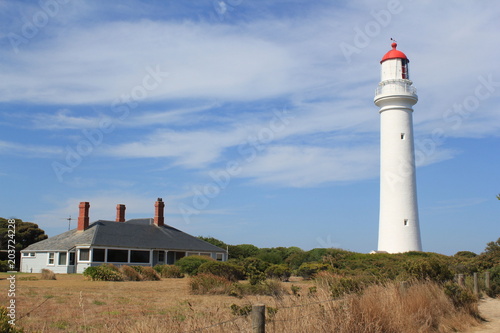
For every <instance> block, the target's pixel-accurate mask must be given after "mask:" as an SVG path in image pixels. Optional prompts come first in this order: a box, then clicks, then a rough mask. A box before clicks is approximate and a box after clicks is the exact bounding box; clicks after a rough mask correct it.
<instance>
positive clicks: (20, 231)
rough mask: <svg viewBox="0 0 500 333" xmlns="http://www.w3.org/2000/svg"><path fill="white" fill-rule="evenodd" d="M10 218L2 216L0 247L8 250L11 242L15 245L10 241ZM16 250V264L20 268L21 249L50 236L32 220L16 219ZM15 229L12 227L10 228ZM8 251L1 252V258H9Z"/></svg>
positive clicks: (0, 222)
mask: <svg viewBox="0 0 500 333" xmlns="http://www.w3.org/2000/svg"><path fill="white" fill-rule="evenodd" d="M8 221H9V220H7V219H4V218H2V217H0V249H1V250H8V249H9V244H10V245H13V244H12V242H10V243H9V240H11V238H10V237H9V231H8V230H9V222H8ZM15 221H16V222H15V226H16V229H15V234H14V239H13V240H14V241H15V250H16V265H17V268H19V261H20V260H19V258H20V252H21V250H23V249H25V248H26V247H28V246H29V245H31V244H33V243H36V242H39V241H41V240H44V239H46V238H47V237H48V236H47V235H46V234H45V231H43V230H42V229H40V228H39V227H38V224H36V223H32V222H23V220H20V219H15ZM10 229H11V230H13V229H12V228H10ZM7 258H8V253H7V252H0V260H7Z"/></svg>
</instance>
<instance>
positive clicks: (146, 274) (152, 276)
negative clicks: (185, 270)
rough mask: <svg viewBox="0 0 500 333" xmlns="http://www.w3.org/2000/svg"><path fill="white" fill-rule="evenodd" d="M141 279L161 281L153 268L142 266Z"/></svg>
mask: <svg viewBox="0 0 500 333" xmlns="http://www.w3.org/2000/svg"><path fill="white" fill-rule="evenodd" d="M141 277H142V280H143V281H159V280H160V276H159V275H158V273H156V271H155V270H154V269H153V267H151V266H142V270H141Z"/></svg>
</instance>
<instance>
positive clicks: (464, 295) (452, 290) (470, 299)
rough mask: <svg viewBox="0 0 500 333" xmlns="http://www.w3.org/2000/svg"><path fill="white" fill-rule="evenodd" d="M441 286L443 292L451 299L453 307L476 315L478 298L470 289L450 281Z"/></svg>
mask: <svg viewBox="0 0 500 333" xmlns="http://www.w3.org/2000/svg"><path fill="white" fill-rule="evenodd" d="M443 287H444V293H445V294H446V296H448V297H449V298H450V299H451V301H452V302H453V305H454V306H455V308H457V309H464V310H466V311H467V312H469V314H471V315H477V301H478V298H477V297H476V296H474V294H473V293H472V292H471V291H470V290H468V289H467V288H464V287H461V286H459V285H458V284H456V283H454V282H451V281H448V282H446V283H445V284H444V286H443Z"/></svg>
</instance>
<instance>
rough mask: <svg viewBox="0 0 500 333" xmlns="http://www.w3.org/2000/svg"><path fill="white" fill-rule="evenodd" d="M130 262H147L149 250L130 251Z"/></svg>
mask: <svg viewBox="0 0 500 333" xmlns="http://www.w3.org/2000/svg"><path fill="white" fill-rule="evenodd" d="M130 262H138V263H149V251H130Z"/></svg>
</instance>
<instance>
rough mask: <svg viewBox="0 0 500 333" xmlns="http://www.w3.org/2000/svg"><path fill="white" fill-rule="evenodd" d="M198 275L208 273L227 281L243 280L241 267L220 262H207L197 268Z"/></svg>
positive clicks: (243, 274)
mask: <svg viewBox="0 0 500 333" xmlns="http://www.w3.org/2000/svg"><path fill="white" fill-rule="evenodd" d="M198 273H209V274H213V275H217V276H222V277H223V278H226V279H228V280H229V281H233V282H236V281H238V280H243V279H244V278H245V273H244V271H243V267H241V266H237V265H235V264H230V263H227V262H220V261H209V262H206V263H204V264H202V265H201V266H200V267H199V268H198Z"/></svg>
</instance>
